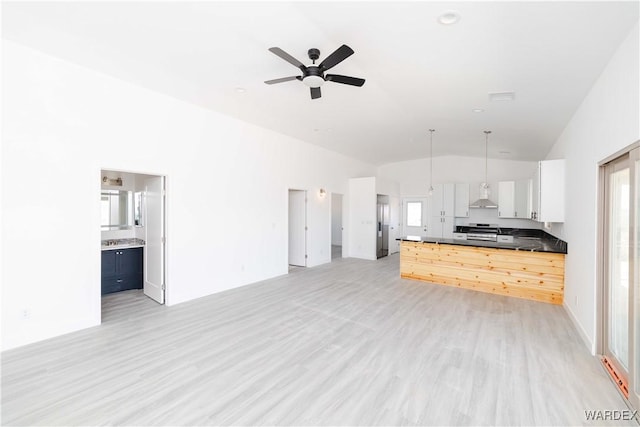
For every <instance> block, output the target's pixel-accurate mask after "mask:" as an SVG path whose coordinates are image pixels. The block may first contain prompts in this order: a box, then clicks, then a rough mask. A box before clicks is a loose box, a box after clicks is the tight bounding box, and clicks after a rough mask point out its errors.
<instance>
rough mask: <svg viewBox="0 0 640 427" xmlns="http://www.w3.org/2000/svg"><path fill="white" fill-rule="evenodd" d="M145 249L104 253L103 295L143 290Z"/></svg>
mask: <svg viewBox="0 0 640 427" xmlns="http://www.w3.org/2000/svg"><path fill="white" fill-rule="evenodd" d="M142 251H143V248H129V249H111V250H104V251H102V295H105V294H110V293H113V292H119V291H126V290H129V289H142V274H143V273H142V271H143V270H142V266H143V252H142Z"/></svg>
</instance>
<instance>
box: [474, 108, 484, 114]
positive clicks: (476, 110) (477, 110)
mask: <svg viewBox="0 0 640 427" xmlns="http://www.w3.org/2000/svg"><path fill="white" fill-rule="evenodd" d="M471 111H473V112H474V113H482V112H484V110H483V109H482V108H474V109H473V110H471Z"/></svg>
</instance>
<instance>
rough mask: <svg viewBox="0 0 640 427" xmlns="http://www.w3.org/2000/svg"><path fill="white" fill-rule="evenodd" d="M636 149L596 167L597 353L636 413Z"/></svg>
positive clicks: (639, 166) (639, 372)
mask: <svg viewBox="0 0 640 427" xmlns="http://www.w3.org/2000/svg"><path fill="white" fill-rule="evenodd" d="M639 191H640V148H639V147H638V144H635V145H634V147H633V148H631V149H629V150H627V151H626V152H624V153H622V154H620V155H619V156H617V157H616V158H614V159H613V160H610V161H608V162H606V163H605V164H603V165H601V167H600V218H601V219H600V232H599V251H600V253H601V254H602V256H600V257H599V259H600V260H601V261H600V264H599V275H598V276H599V281H600V284H601V285H600V288H601V294H600V298H599V300H600V302H599V305H600V307H601V310H600V313H601V315H600V318H601V334H600V336H601V342H600V351H599V352H600V353H601V355H602V362H603V364H604V366H605V368H606V369H607V371H608V372H609V373H610V375H611V376H612V379H613V380H614V382H615V383H616V384H617V385H618V388H619V390H620V392H621V393H622V394H623V395H624V396H625V398H627V399H628V401H629V403H630V404H631V405H632V406H633V407H634V408H636V409H637V408H640V258H639V257H640V250H639V244H640V236H639V234H638V233H639V231H640V228H639V225H640V204H639V197H640V196H639V194H638V193H639Z"/></svg>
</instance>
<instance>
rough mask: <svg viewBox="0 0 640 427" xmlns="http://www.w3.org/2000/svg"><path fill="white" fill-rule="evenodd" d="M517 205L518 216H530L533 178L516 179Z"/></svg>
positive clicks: (516, 212)
mask: <svg viewBox="0 0 640 427" xmlns="http://www.w3.org/2000/svg"><path fill="white" fill-rule="evenodd" d="M515 190H516V194H515V196H516V197H515V200H516V201H515V207H516V211H515V214H516V218H529V214H530V213H531V180H530V179H522V180H520V181H516V188H515Z"/></svg>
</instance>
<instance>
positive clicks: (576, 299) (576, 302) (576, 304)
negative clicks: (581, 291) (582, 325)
mask: <svg viewBox="0 0 640 427" xmlns="http://www.w3.org/2000/svg"><path fill="white" fill-rule="evenodd" d="M574 305H575V306H576V307H577V306H578V295H576V298H575V304H574Z"/></svg>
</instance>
